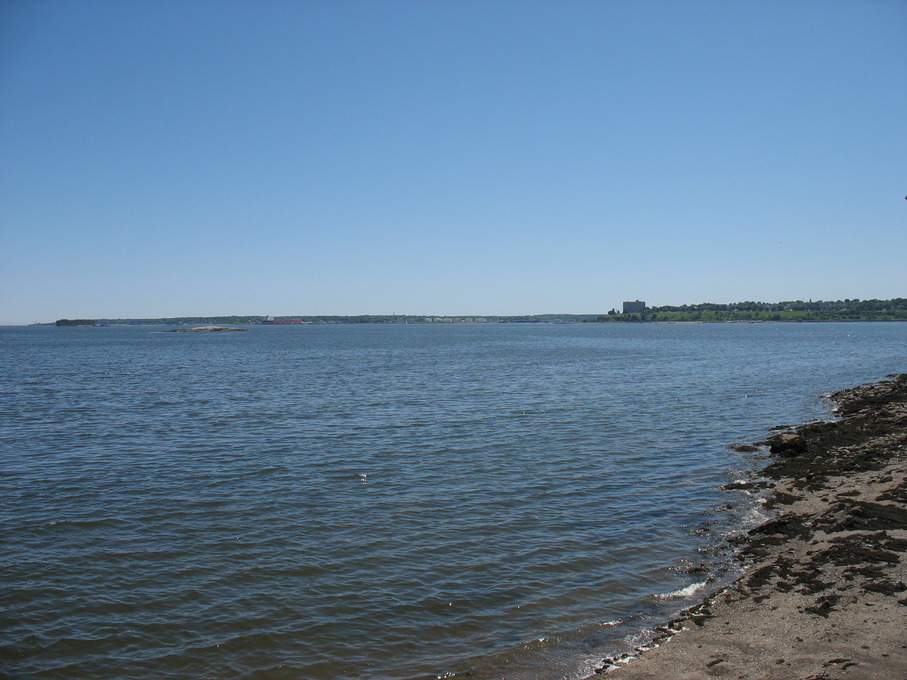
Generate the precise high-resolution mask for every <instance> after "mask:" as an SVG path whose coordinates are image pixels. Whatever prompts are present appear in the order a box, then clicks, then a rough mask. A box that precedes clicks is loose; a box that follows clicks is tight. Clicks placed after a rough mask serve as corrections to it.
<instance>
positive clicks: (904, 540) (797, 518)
mask: <svg viewBox="0 0 907 680" xmlns="http://www.w3.org/2000/svg"><path fill="white" fill-rule="evenodd" d="M831 397H832V399H834V400H835V401H836V402H838V404H839V407H838V409H837V413H838V415H840V417H841V418H840V420H836V421H832V422H813V423H807V424H806V425H801V426H799V427H796V428H787V430H788V431H786V432H783V433H781V434H777V435H775V436H773V437H772V438H770V439H769V440H768V441H765V442H761V443H762V444H763V445H765V446H769V447H771V451H772V452H773V453H775V457H774V459H773V460H772V461H771V462H770V463H769V465H768V466H767V467H766V468H765V469H764V471H763V472H764V474H765V476H766V477H767V478H768V481H767V482H766V484H767V485H768V486H769V487H770V488H771V489H772V492H773V493H772V496H771V499H770V501H769V503H768V505H769V507H770V508H772V509H774V510H775V511H776V513H777V514H776V516H775V517H774V518H772V519H771V520H769V521H767V522H765V523H764V524H762V525H761V526H759V527H757V528H755V529H753V530H752V531H750V532H749V535H748V536H747V537H746V539H745V542H744V545H743V547H742V550H741V553H740V555H741V559H743V560H744V561H745V562H746V563H747V569H746V571H745V572H744V574H743V576H742V577H741V578H739V579H738V580H737V581H736V582H735V583H734V584H733V585H732V586H731V587H730V588H728V589H727V590H725V591H724V592H722V593H720V594H718V595H716V596H714V597H712V598H711V599H710V600H708V601H706V602H704V603H702V604H700V605H698V606H697V607H694V608H692V609H690V610H688V611H687V612H685V613H684V615H683V616H681V617H680V618H678V619H676V620H675V621H672V622H671V623H670V624H669V625H668V627H666V628H665V629H664V633H663V635H662V641H666V640H667V639H668V638H672V639H671V640H670V642H667V644H663V645H661V646H658V647H656V648H655V649H651V650H649V651H646V652H645V653H644V654H642V655H640V656H638V657H636V658H633V657H623V658H611V659H606V660H604V662H603V663H602V666H601V667H600V669H599V670H598V671H596V672H597V673H600V674H605V675H606V676H607V677H609V678H613V679H614V680H629V679H632V680H640V679H652V680H655V679H657V680H663V679H664V678H672V679H677V680H682V679H692V678H707V677H728V678H761V679H771V680H791V679H795V678H796V679H801V680H820V679H821V680H844V679H847V680H882V679H887V678H892V679H893V678H907V633H905V631H907V558H905V555H907V374H902V375H899V376H896V377H895V376H892V379H890V380H885V381H882V382H879V383H873V384H870V385H864V386H860V387H855V388H851V389H846V390H842V391H840V392H837V393H835V394H833V395H831ZM674 636H676V637H674Z"/></svg>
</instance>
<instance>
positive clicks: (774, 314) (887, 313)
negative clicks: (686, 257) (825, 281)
mask: <svg viewBox="0 0 907 680" xmlns="http://www.w3.org/2000/svg"><path fill="white" fill-rule="evenodd" d="M595 321H597V322H624V323H627V322H630V323H632V322H642V321H907V298H892V299H890V300H875V299H874V300H859V299H854V300H850V299H848V300H834V301H824V300H810V301H808V302H804V301H803V300H793V301H787V302H752V301H746V302H733V303H730V304H719V303H711V302H705V303H702V304H696V305H680V306H670V305H667V306H662V307H646V308H645V309H644V310H643V311H642V312H636V313H632V314H621V313H619V312H618V311H617V310H615V309H612V310H611V311H610V312H608V313H607V314H602V315H600V316H599V317H597V318H596V319H595Z"/></svg>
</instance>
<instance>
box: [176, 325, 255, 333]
mask: <svg viewBox="0 0 907 680" xmlns="http://www.w3.org/2000/svg"><path fill="white" fill-rule="evenodd" d="M246 330H249V329H248V328H235V327H233V326H196V327H195V328H173V329H171V330H167V331H164V332H165V333H215V332H217V331H246Z"/></svg>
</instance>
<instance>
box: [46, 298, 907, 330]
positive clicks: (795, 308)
mask: <svg viewBox="0 0 907 680" xmlns="http://www.w3.org/2000/svg"><path fill="white" fill-rule="evenodd" d="M756 321H807V322H809V321H907V298H892V299H890V300H836V301H834V302H831V301H827V302H826V301H822V300H810V301H808V302H803V301H802V300H793V301H788V302H734V303H730V304H718V303H712V302H704V303H701V304H695V305H680V306H663V307H645V308H644V309H643V310H642V311H641V312H634V313H632V314H624V313H621V312H619V311H617V310H616V309H612V310H611V311H610V312H608V313H607V314H534V315H522V316H431V315H424V314H359V315H352V316H344V315H334V316H293V315H289V316H270V315H268V316H256V315H234V316H183V317H167V318H157V319H59V320H57V321H56V322H51V323H47V324H34V325H57V326H151V325H156V326H186V325H199V324H201V325H228V324H232V325H236V324H245V325H258V324H262V325H294V324H363V323H380V324H393V323H397V324H404V323H653V322H655V323H670V322H674V323H683V322H700V323H722V322H756Z"/></svg>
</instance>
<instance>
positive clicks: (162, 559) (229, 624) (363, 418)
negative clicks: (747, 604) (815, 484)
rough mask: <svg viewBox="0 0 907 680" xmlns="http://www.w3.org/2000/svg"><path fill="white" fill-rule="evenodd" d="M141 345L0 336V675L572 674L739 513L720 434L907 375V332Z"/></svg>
mask: <svg viewBox="0 0 907 680" xmlns="http://www.w3.org/2000/svg"><path fill="white" fill-rule="evenodd" d="M157 330H160V329H153V328H148V327H123V328H47V327H29V328H4V329H0V350H2V353H0V394H2V401H0V405H2V413H0V586H2V588H0V676H2V673H6V674H7V676H8V677H10V678H89V677H90V678H123V677H130V678H212V679H213V678H262V679H272V678H286V679H300V678H304V679H312V680H318V679H322V678H325V679H327V678H331V679H333V678H352V677H356V678H375V679H381V680H397V679H407V678H431V677H437V676H439V675H443V674H448V673H454V674H457V675H459V674H463V673H465V672H467V671H471V672H472V675H471V676H470V677H472V678H476V679H477V680H484V679H487V678H498V677H500V678H560V677H565V678H576V677H581V676H582V674H583V672H584V671H588V670H589V669H590V668H591V667H592V663H593V662H594V660H595V659H598V658H601V657H602V656H604V655H606V654H608V653H609V652H611V651H614V650H615V649H617V648H620V647H622V646H626V645H628V644H630V643H631V642H632V641H633V640H634V639H636V638H634V637H633V636H634V635H635V634H636V633H638V631H639V630H640V629H641V628H644V627H645V626H647V625H651V624H652V623H653V622H655V621H657V620H658V618H659V617H661V616H664V615H665V613H666V612H667V611H670V610H671V609H672V608H673V609H676V608H678V607H680V606H682V605H683V604H685V603H687V602H685V601H684V598H683V597H679V596H678V597H664V595H666V594H671V593H673V594H675V595H676V594H679V592H680V591H683V589H684V588H687V587H689V586H693V588H695V587H696V586H697V584H699V583H702V582H703V581H704V580H705V579H706V575H704V574H703V573H699V572H697V571H696V570H691V569H689V568H687V567H689V566H690V565H697V564H700V563H703V564H704V565H705V566H706V567H707V568H708V569H710V570H712V572H713V573H714V572H715V571H716V570H718V571H720V567H721V555H720V554H716V553H713V552H710V550H709V545H710V543H711V542H713V541H714V539H716V538H718V537H719V536H720V535H722V534H723V533H725V532H728V531H732V530H734V529H735V528H740V527H741V526H743V525H744V524H745V522H746V521H748V520H753V519H754V517H755V514H754V513H755V511H756V509H757V508H756V507H755V505H754V504H753V503H752V501H751V500H748V499H747V498H745V497H743V496H742V495H741V494H740V493H739V492H725V491H721V490H720V486H721V485H722V484H724V483H726V482H727V481H730V480H731V479H734V478H738V477H740V476H741V475H743V474H745V473H746V471H747V470H748V469H751V468H752V467H753V466H755V465H757V463H758V460H755V459H754V456H752V454H749V455H747V454H737V453H734V452H732V451H731V450H730V449H729V446H730V445H732V444H735V443H746V442H750V441H753V440H756V439H759V438H760V437H763V436H764V435H765V431H766V429H767V428H768V427H770V426H773V425H776V424H781V423H796V422H801V421H803V420H807V419H809V418H814V417H824V416H826V414H827V408H828V404H827V403H826V402H824V401H823V400H822V399H821V398H820V395H821V394H822V393H823V392H828V391H831V390H834V389H838V388H842V387H846V386H850V385H853V384H857V383H861V382H865V381H869V380H876V379H879V378H881V377H883V376H885V375H886V374H889V373H893V372H902V371H904V370H907V366H905V358H907V324H872V323H857V324H714V325H713V324H693V325H683V324H677V325H661V324H658V325H651V324H647V325H609V324H595V325H590V324H584V325H503V324H500V325H499V324H495V325H457V326H452V325H450V326H448V325H445V326H442V325H408V326H404V325H399V326H379V325H375V326H296V327H250V330H249V331H248V332H245V333H214V334H191V333H190V334H186V333H178V334H174V333H161V332H156V331H157ZM360 475H366V476H365V477H361V476H360ZM691 590H692V588H691Z"/></svg>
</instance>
